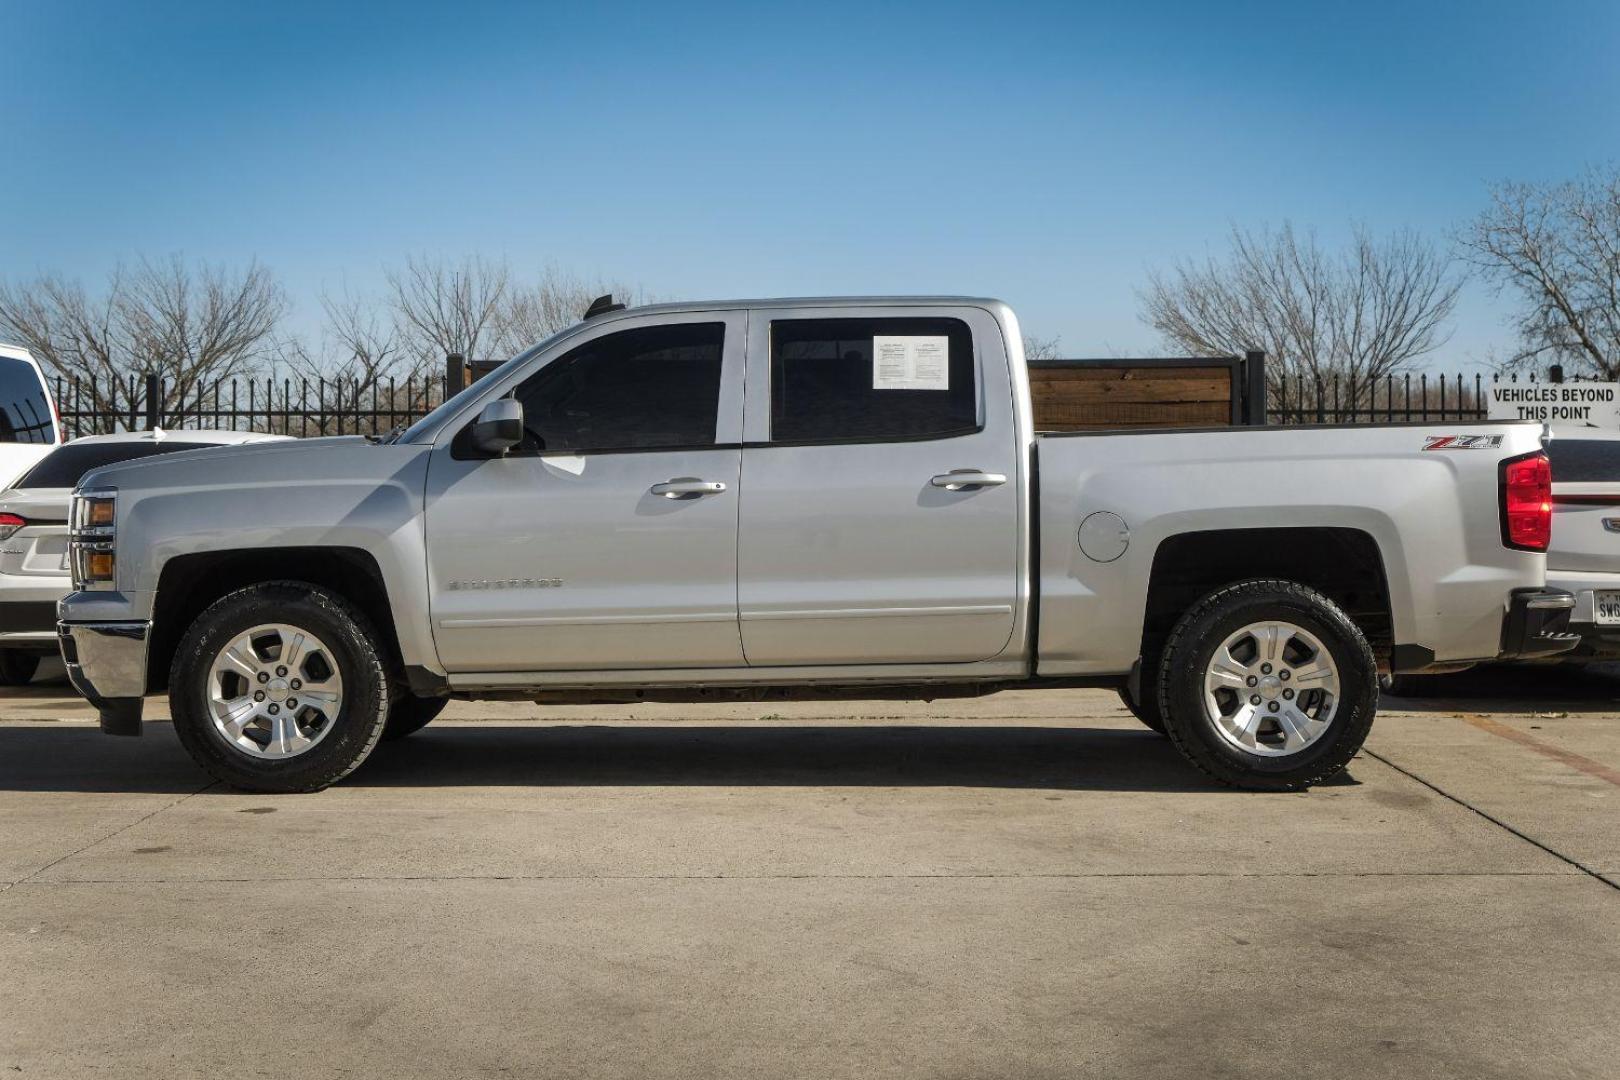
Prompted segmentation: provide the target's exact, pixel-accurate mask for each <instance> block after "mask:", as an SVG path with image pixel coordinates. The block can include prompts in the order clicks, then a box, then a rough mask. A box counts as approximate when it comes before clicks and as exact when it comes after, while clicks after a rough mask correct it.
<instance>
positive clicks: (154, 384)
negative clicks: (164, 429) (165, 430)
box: [146, 371, 162, 431]
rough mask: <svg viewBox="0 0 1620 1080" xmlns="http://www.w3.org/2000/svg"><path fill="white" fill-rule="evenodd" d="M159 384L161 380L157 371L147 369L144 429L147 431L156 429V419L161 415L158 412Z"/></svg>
mask: <svg viewBox="0 0 1620 1080" xmlns="http://www.w3.org/2000/svg"><path fill="white" fill-rule="evenodd" d="M160 385H161V382H160V380H159V379H158V375H157V372H155V371H148V372H147V373H146V430H147V431H156V430H157V427H158V421H159V420H161V419H162V416H161V414H160V412H159V410H158V394H159V392H160V389H159V388H160Z"/></svg>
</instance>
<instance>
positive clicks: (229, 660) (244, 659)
mask: <svg viewBox="0 0 1620 1080" xmlns="http://www.w3.org/2000/svg"><path fill="white" fill-rule="evenodd" d="M244 644H246V640H245V639H238V640H236V641H233V642H231V643H230V645H228V646H226V648H225V651H224V652H222V653H220V655H219V661H220V664H221V665H223V666H225V667H229V668H230V669H231V670H232V671H234V672H236V673H237V674H238V675H240V676H242V678H244V679H247V680H248V681H250V682H251V681H252V680H253V679H255V678H257V677H258V674H259V662H258V658H257V657H255V656H254V655H253V653H252V652H251V651H247V652H244V651H243V648H242V647H243V645H244ZM249 649H250V650H251V646H250V647H249Z"/></svg>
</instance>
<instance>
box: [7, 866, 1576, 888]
mask: <svg viewBox="0 0 1620 1080" xmlns="http://www.w3.org/2000/svg"><path fill="white" fill-rule="evenodd" d="M1415 877H1424V878H1428V877H1434V878H1551V879H1556V880H1563V879H1568V880H1571V881H1574V880H1578V879H1577V878H1576V877H1575V875H1573V874H1568V873H1564V872H1561V871H1550V870H1546V871H1543V870H1477V871H1475V870H1324V871H1315V872H1313V871H1308V870H1302V871H1280V872H1256V873H1221V872H1219V871H1213V870H1212V871H1196V870H1187V871H1165V872H1162V873H1155V872H1152V871H1120V872H1119V873H1093V874H1082V873H1074V874H332V875H325V876H303V877H212V878H188V877H181V878H57V879H54V880H51V881H32V880H27V881H21V882H18V884H19V885H22V884H27V885H32V886H34V887H36V888H39V887H48V888H61V887H63V886H67V885H289V884H292V885H296V884H315V883H322V882H328V883H336V882H355V881H376V882H402V881H438V882H449V881H527V882H546V881H558V882H568V881H1090V880H1107V881H1112V880H1137V879H1154V880H1157V879H1177V878H1217V879H1220V880H1254V879H1265V878H1415Z"/></svg>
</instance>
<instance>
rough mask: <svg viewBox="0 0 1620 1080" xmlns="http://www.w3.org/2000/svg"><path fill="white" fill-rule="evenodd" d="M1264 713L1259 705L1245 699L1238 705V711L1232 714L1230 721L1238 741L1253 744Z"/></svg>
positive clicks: (1246, 744) (1247, 744)
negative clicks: (1251, 703)
mask: <svg viewBox="0 0 1620 1080" xmlns="http://www.w3.org/2000/svg"><path fill="white" fill-rule="evenodd" d="M1262 715H1263V714H1262V713H1261V712H1260V709H1259V707H1258V706H1255V705H1250V704H1249V703H1248V702H1246V701H1245V702H1244V703H1243V704H1242V705H1239V706H1238V710H1237V712H1235V713H1233V714H1232V717H1231V720H1230V721H1229V724H1230V726H1231V728H1232V734H1234V735H1236V736H1237V738H1238V741H1239V742H1241V743H1243V744H1244V745H1245V746H1253V745H1254V734H1255V732H1257V731H1259V730H1260V717H1261V716H1262Z"/></svg>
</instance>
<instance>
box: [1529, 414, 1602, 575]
mask: <svg viewBox="0 0 1620 1080" xmlns="http://www.w3.org/2000/svg"><path fill="white" fill-rule="evenodd" d="M1547 456H1548V457H1549V458H1551V459H1552V471H1553V531H1552V544H1551V546H1550V547H1549V548H1548V550H1547V567H1548V569H1549V570H1578V571H1598V572H1604V573H1614V572H1620V438H1617V439H1610V438H1582V437H1570V436H1560V437H1557V438H1554V439H1553V440H1552V442H1551V443H1550V444H1549V445H1548V447H1547Z"/></svg>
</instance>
